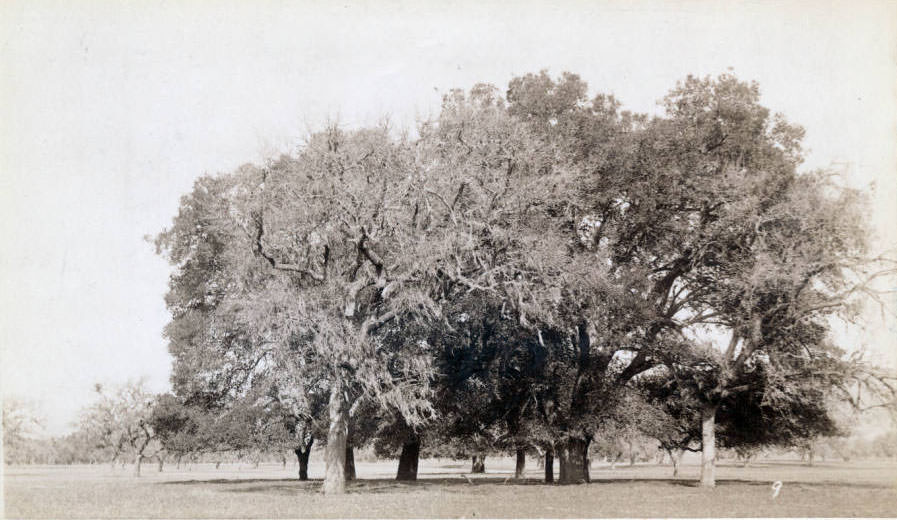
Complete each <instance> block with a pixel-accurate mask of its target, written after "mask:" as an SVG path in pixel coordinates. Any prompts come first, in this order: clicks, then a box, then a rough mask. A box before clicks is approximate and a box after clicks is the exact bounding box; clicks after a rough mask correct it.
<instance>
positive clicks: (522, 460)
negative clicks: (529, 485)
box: [514, 448, 526, 479]
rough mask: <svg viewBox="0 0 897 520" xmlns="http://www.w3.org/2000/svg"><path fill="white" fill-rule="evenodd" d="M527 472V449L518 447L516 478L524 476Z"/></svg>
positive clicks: (515, 468)
mask: <svg viewBox="0 0 897 520" xmlns="http://www.w3.org/2000/svg"><path fill="white" fill-rule="evenodd" d="M525 472H526V449H524V448H517V464H516V465H515V466H514V478H518V479H519V478H523V476H524V473H525Z"/></svg>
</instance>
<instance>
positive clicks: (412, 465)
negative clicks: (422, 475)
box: [396, 438, 420, 480]
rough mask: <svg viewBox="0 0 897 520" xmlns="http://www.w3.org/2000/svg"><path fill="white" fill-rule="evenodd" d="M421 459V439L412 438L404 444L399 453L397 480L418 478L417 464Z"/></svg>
mask: <svg viewBox="0 0 897 520" xmlns="http://www.w3.org/2000/svg"><path fill="white" fill-rule="evenodd" d="M419 461H420V440H418V439H417V438H414V439H412V440H411V441H409V442H406V443H405V444H403V445H402V453H401V455H399V470H398V471H397V472H396V480H417V465H418V462H419Z"/></svg>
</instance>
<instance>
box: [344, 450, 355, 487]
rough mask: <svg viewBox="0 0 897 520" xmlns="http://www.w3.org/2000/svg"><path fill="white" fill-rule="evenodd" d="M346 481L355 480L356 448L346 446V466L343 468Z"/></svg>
mask: <svg viewBox="0 0 897 520" xmlns="http://www.w3.org/2000/svg"><path fill="white" fill-rule="evenodd" d="M343 473H345V474H346V480H355V448H353V447H352V446H350V445H349V444H346V465H345V467H344V468H343Z"/></svg>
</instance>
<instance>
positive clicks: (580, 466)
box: [558, 437, 590, 484]
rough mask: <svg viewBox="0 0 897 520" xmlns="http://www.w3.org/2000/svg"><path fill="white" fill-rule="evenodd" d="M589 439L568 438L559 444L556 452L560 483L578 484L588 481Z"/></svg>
mask: <svg viewBox="0 0 897 520" xmlns="http://www.w3.org/2000/svg"><path fill="white" fill-rule="evenodd" d="M589 441H590V440H589V439H581V438H575V437H573V438H570V439H568V440H567V442H565V443H564V444H562V445H561V449H560V450H559V452H558V459H560V463H561V464H560V466H561V467H560V475H559V478H558V483H560V484H578V483H581V482H589V444H590V442H589Z"/></svg>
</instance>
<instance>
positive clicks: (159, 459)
mask: <svg viewBox="0 0 897 520" xmlns="http://www.w3.org/2000/svg"><path fill="white" fill-rule="evenodd" d="M156 459H157V460H158V462H159V473H162V465H164V464H165V459H164V458H163V457H162V456H161V455H156Z"/></svg>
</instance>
